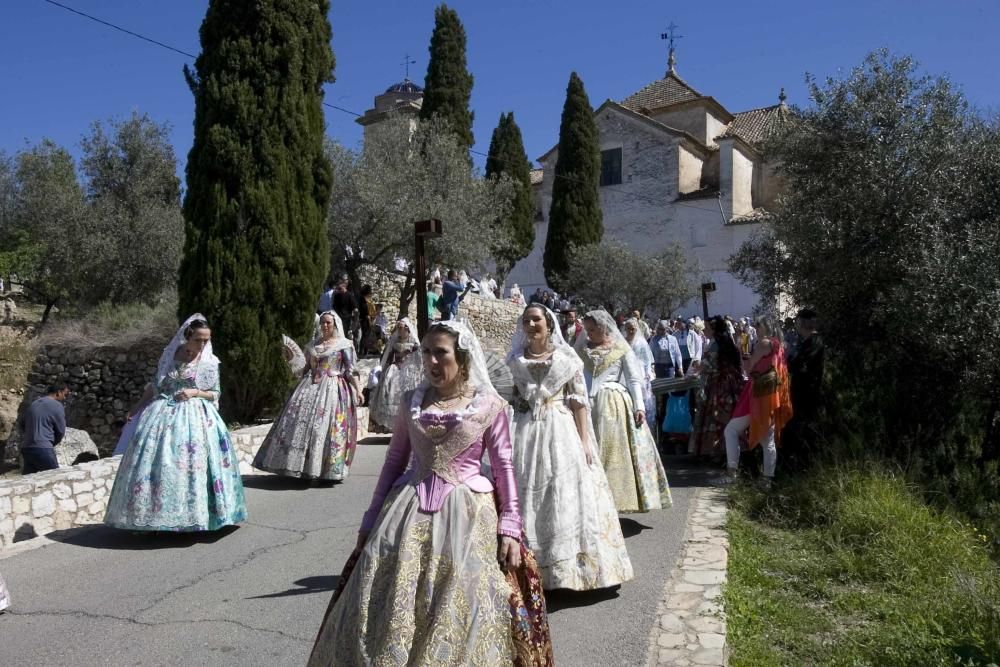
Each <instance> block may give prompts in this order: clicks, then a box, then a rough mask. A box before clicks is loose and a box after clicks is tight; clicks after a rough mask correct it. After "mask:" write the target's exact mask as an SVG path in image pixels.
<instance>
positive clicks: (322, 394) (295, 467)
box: [253, 312, 358, 481]
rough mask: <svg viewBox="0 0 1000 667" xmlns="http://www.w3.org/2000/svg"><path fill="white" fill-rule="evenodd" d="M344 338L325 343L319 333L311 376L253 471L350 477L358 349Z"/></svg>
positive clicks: (310, 354)
mask: <svg viewBox="0 0 1000 667" xmlns="http://www.w3.org/2000/svg"><path fill="white" fill-rule="evenodd" d="M327 314H329V315H333V316H334V322H335V323H336V326H337V328H338V329H339V332H340V335H339V336H336V337H334V338H333V339H331V340H329V341H324V340H323V339H322V338H321V337H320V335H319V334H318V333H317V335H316V337H315V338H314V339H313V342H312V343H311V344H310V345H308V346H307V347H306V369H305V376H304V377H303V378H302V380H300V381H299V383H298V385H297V386H296V387H295V389H294V390H293V391H292V394H291V396H289V397H288V401H287V402H286V403H285V406H284V408H282V410H281V414H280V415H278V418H277V419H276V420H275V421H274V424H272V425H271V430H270V431H268V434H267V438H265V440H264V444H262V445H261V447H260V449H259V450H258V451H257V455H256V456H255V457H254V460H253V467H254V468H257V469H259V470H266V471H267V472H272V473H275V474H277V475H284V476H287V477H302V478H306V479H319V480H328V481H340V480H343V479H345V478H346V477H347V474H348V472H349V470H350V467H351V461H352V460H353V459H354V450H355V449H357V445H358V418H357V408H356V407H355V401H354V394H353V392H352V384H351V374H352V373H353V372H354V364H355V355H354V345H353V343H352V342H351V340H350V339H349V338H345V337H344V336H343V328H342V324H341V323H340V318H339V317H336V313H333V312H329V313H324V315H327Z"/></svg>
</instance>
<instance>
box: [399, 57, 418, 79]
mask: <svg viewBox="0 0 1000 667" xmlns="http://www.w3.org/2000/svg"><path fill="white" fill-rule="evenodd" d="M400 64H401V65H403V67H405V68H406V80H407V81H409V80H410V65H416V64H417V61H416V60H414V59H413V58H411V57H410V54H409V53H407V54H406V55H405V56H403V62H402V63H400Z"/></svg>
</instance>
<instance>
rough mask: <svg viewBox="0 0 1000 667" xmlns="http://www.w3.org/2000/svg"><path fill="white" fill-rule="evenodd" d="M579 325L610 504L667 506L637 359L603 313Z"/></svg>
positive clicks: (631, 508) (628, 508) (636, 508)
mask: <svg viewBox="0 0 1000 667" xmlns="http://www.w3.org/2000/svg"><path fill="white" fill-rule="evenodd" d="M583 328H584V329H585V330H586V332H587V335H586V336H585V337H583V336H581V338H580V340H579V341H577V352H578V353H579V354H580V356H581V358H582V359H583V374H584V378H585V379H586V381H587V389H588V391H589V393H590V403H591V415H592V417H593V421H594V431H595V433H596V434H597V443H598V451H599V452H600V457H601V463H602V464H603V466H604V471H605V473H606V474H607V476H608V483H609V484H610V485H611V491H612V493H613V494H614V496H615V505H616V506H617V508H618V511H619V512H648V511H649V510H655V509H661V508H663V507H669V506H670V487H669V486H668V484H667V473H666V471H665V470H664V469H663V462H662V461H661V460H660V456H659V454H658V453H657V451H656V445H655V443H654V442H653V434H652V433H650V431H649V427H648V426H647V425H646V411H645V407H644V405H643V398H642V380H643V378H644V375H643V372H642V369H641V368H640V367H639V361H638V360H637V359H636V357H635V353H634V352H632V348H631V346H630V345H629V344H628V342H626V340H625V337H624V336H622V335H621V332H619V331H618V327H617V326H616V325H615V321H614V319H613V318H612V317H611V315H610V314H609V313H607V312H606V311H603V310H592V311H590V312H589V313H587V314H586V315H585V316H584V318H583Z"/></svg>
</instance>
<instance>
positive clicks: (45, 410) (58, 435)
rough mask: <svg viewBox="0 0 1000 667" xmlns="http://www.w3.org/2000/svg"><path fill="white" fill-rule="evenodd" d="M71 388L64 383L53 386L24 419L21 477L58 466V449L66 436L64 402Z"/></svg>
mask: <svg viewBox="0 0 1000 667" xmlns="http://www.w3.org/2000/svg"><path fill="white" fill-rule="evenodd" d="M67 396H69V388H67V387H66V385H65V384H63V383H56V384H54V385H51V386H50V387H49V388H48V389H47V390H46V391H45V396H42V397H41V398H37V399H35V400H34V401H33V402H32V404H31V405H30V406H29V407H28V410H27V411H26V412H25V413H24V416H23V417H22V420H23V421H22V428H23V430H24V438H23V439H22V440H21V460H22V461H23V462H24V465H23V467H22V468H21V474H23V475H30V474H31V473H33V472H42V471H43V470H55V469H56V468H58V467H59V461H58V460H57V459H56V452H55V446H56V445H58V444H59V443H60V442H62V439H63V436H65V435H66V410H65V408H63V401H65V400H66V397H67Z"/></svg>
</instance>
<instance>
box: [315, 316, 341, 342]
mask: <svg viewBox="0 0 1000 667" xmlns="http://www.w3.org/2000/svg"><path fill="white" fill-rule="evenodd" d="M319 333H320V335H321V336H323V339H324V340H326V339H328V338H333V337H334V336H336V335H337V325H336V324H334V322H333V316H332V315H324V316H323V317H321V318H319Z"/></svg>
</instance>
